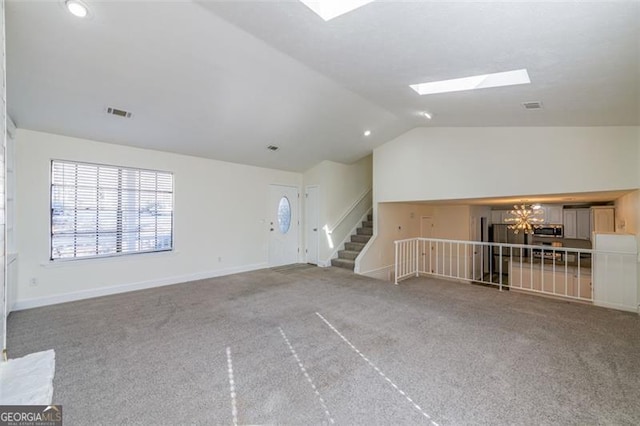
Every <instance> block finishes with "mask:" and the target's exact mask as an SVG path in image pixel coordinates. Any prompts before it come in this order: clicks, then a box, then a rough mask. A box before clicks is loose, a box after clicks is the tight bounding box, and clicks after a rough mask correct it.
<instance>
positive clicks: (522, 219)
mask: <svg viewBox="0 0 640 426" xmlns="http://www.w3.org/2000/svg"><path fill="white" fill-rule="evenodd" d="M510 213H511V215H512V216H513V217H510V218H507V219H505V222H507V223H510V225H508V226H507V228H509V229H512V230H513V233H514V234H518V233H520V232H524V233H525V234H533V230H534V229H535V228H539V227H540V224H541V223H542V222H544V219H542V218H541V217H536V216H541V215H542V214H543V213H544V212H543V211H542V210H540V206H539V205H533V206H529V207H527V206H526V205H524V204H521V205H519V206H518V205H515V206H513V210H511V212H510Z"/></svg>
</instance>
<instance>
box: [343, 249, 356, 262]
mask: <svg viewBox="0 0 640 426" xmlns="http://www.w3.org/2000/svg"><path fill="white" fill-rule="evenodd" d="M359 254H360V252H359V251H352V250H340V251H338V259H348V260H356V257H358V255H359Z"/></svg>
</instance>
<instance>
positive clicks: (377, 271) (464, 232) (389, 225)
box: [358, 203, 472, 280]
mask: <svg viewBox="0 0 640 426" xmlns="http://www.w3.org/2000/svg"><path fill="white" fill-rule="evenodd" d="M374 215H377V220H376V225H375V232H376V238H375V239H374V240H373V241H372V242H371V243H370V244H369V245H368V246H367V247H366V249H365V251H364V254H363V256H361V258H360V260H359V262H358V266H359V273H361V274H364V275H368V276H371V277H374V278H380V279H385V280H389V279H391V275H390V272H391V269H392V266H393V263H394V256H395V246H394V243H393V242H394V241H396V240H402V239H406V238H414V237H420V236H421V219H422V217H429V218H431V220H432V222H433V231H432V237H433V238H443V239H451V240H469V239H470V237H471V228H470V224H471V217H472V209H471V207H470V206H466V205H460V206H446V205H443V206H434V205H428V204H412V203H380V204H378V206H377V211H376V213H374Z"/></svg>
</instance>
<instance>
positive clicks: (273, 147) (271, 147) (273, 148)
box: [267, 145, 278, 151]
mask: <svg viewBox="0 0 640 426" xmlns="http://www.w3.org/2000/svg"><path fill="white" fill-rule="evenodd" d="M267 149H268V150H269V151H277V150H278V147H277V146H275V145H269V146H268V147H267Z"/></svg>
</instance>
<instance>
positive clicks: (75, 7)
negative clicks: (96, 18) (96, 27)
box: [64, 0, 89, 18]
mask: <svg viewBox="0 0 640 426" xmlns="http://www.w3.org/2000/svg"><path fill="white" fill-rule="evenodd" d="M64 4H65V5H66V6H67V10H68V11H69V12H71V14H72V15H73V16H77V17H78V18H84V17H85V16H87V15H88V14H89V9H88V8H87V6H85V4H84V3H82V2H80V1H78V0H67V1H66V2H65V3H64Z"/></svg>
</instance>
